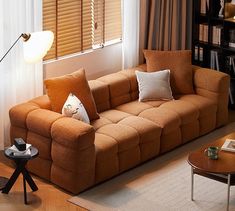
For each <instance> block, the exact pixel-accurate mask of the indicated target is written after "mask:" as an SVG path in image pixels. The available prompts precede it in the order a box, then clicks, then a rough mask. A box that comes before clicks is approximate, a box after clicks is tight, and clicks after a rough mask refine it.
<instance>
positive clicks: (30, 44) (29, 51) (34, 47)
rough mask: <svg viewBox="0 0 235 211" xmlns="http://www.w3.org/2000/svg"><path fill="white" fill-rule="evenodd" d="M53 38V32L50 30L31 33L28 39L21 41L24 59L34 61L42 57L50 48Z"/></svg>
mask: <svg viewBox="0 0 235 211" xmlns="http://www.w3.org/2000/svg"><path fill="white" fill-rule="evenodd" d="M53 40H54V34H53V32H51V31H41V32H33V33H31V36H30V38H29V40H27V41H25V42H24V43H23V51H24V59H25V61H26V62H29V63H35V62H37V61H39V60H40V59H42V58H43V57H44V56H45V55H46V54H47V51H48V50H50V48H51V46H52V43H53Z"/></svg>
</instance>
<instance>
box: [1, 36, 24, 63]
mask: <svg viewBox="0 0 235 211" xmlns="http://www.w3.org/2000/svg"><path fill="white" fill-rule="evenodd" d="M23 36H24V34H21V35H20V36H19V37H18V38H17V40H16V41H15V42H14V43H13V45H12V46H11V47H10V48H9V49H8V51H7V52H6V53H5V54H4V56H3V57H2V58H1V59H0V63H1V62H2V60H3V59H4V58H5V57H6V55H7V54H8V53H9V52H10V50H11V49H12V48H13V47H14V46H15V44H16V43H17V42H18V40H19V39H20V38H21V37H23Z"/></svg>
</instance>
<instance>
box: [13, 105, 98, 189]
mask: <svg viewBox="0 0 235 211" xmlns="http://www.w3.org/2000/svg"><path fill="white" fill-rule="evenodd" d="M9 115H10V119H11V137H12V138H14V137H22V138H24V139H25V140H26V142H28V143H31V144H33V145H34V146H36V147H37V148H38V149H39V158H43V159H46V160H49V161H50V162H51V167H50V168H49V170H47V171H49V172H48V173H47V174H46V175H49V176H47V177H44V178H47V179H50V180H51V181H52V182H53V183H55V184H57V185H59V186H60V187H63V188H64V189H66V190H68V191H71V192H73V193H78V192H80V191H81V190H84V189H86V188H88V187H89V186H91V185H92V184H93V183H94V175H95V173H94V172H95V146H94V139H95V131H94V128H93V127H92V126H91V125H89V124H86V123H84V122H81V121H79V120H76V119H72V118H69V117H64V116H63V115H61V114H60V113H56V112H53V111H50V110H47V109H42V108H39V106H36V104H34V103H32V102H28V103H24V104H20V105H17V106H14V107H13V108H12V109H11V110H10V112H9ZM19 131H20V133H19ZM21 132H22V134H23V136H22V134H21ZM40 152H42V153H40ZM46 152H48V153H46ZM47 154H49V155H47ZM41 156H43V157H41ZM35 160H36V159H35ZM40 168H41V171H45V169H43V167H40ZM30 170H32V171H33V172H34V171H35V172H37V174H39V176H42V177H43V174H44V173H43V172H42V173H40V172H38V169H37V167H35V166H34V168H33V169H30Z"/></svg>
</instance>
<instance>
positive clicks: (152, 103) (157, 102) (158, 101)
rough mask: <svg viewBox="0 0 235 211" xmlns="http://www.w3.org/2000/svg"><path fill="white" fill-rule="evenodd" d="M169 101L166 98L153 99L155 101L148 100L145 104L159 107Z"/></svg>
mask: <svg viewBox="0 0 235 211" xmlns="http://www.w3.org/2000/svg"><path fill="white" fill-rule="evenodd" d="M166 102H168V101H165V100H153V101H146V102H144V103H145V104H148V105H150V106H152V107H159V106H160V105H162V104H163V103H166Z"/></svg>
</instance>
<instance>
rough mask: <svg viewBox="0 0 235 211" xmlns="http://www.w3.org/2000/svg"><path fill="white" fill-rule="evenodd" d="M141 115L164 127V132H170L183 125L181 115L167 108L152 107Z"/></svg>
mask: <svg viewBox="0 0 235 211" xmlns="http://www.w3.org/2000/svg"><path fill="white" fill-rule="evenodd" d="M139 116H140V117H143V118H145V119H149V120H151V121H153V122H154V123H156V124H157V125H158V126H160V127H161V128H162V133H163V134H166V133H169V132H171V131H173V130H175V129H176V128H179V127H180V125H181V120H180V116H179V115H178V114H177V113H176V112H175V111H172V110H169V109H166V108H161V107H159V108H150V109H147V110H145V111H143V112H141V113H140V114H139Z"/></svg>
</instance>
